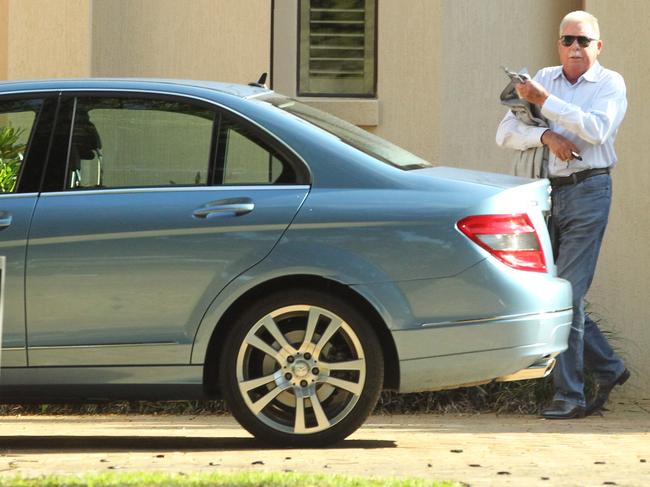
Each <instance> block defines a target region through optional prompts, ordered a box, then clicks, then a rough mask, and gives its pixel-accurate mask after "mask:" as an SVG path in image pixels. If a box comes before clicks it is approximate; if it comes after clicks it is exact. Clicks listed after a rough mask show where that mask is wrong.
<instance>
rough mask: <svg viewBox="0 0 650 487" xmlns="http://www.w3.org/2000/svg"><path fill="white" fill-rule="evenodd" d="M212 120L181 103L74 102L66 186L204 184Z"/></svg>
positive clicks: (208, 113)
mask: <svg viewBox="0 0 650 487" xmlns="http://www.w3.org/2000/svg"><path fill="white" fill-rule="evenodd" d="M214 118H215V112H214V111H213V110H210V109H206V108H203V107H200V106H194V105H192V104H188V103H185V102H178V101H170V100H153V99H136V98H78V99H77V102H76V105H75V108H74V121H73V132H72V138H71V144H70V150H69V154H68V164H67V179H66V180H67V188H68V189H88V188H119V187H138V186H173V185H206V184H208V183H209V180H208V178H209V172H208V171H209V167H210V154H211V147H212V133H213V126H214Z"/></svg>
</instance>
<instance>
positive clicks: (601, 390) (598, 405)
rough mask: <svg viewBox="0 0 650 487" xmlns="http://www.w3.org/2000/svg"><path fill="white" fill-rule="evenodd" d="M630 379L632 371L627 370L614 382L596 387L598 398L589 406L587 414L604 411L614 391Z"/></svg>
mask: <svg viewBox="0 0 650 487" xmlns="http://www.w3.org/2000/svg"><path fill="white" fill-rule="evenodd" d="M629 378H630V371H629V370H627V369H625V370H624V371H623V373H621V375H619V376H618V377H617V378H616V379H615V380H613V381H612V382H610V383H608V384H598V385H597V386H596V396H595V397H594V400H593V401H591V402H590V403H589V404H588V405H587V410H586V411H585V414H586V415H587V416H589V415H591V414H594V413H596V412H598V411H600V410H601V409H603V406H604V405H605V403H606V402H607V399H609V393H610V392H612V389H614V387H616V386H622V385H623V384H625V382H627V380H628V379H629Z"/></svg>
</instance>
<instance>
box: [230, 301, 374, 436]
mask: <svg viewBox="0 0 650 487" xmlns="http://www.w3.org/2000/svg"><path fill="white" fill-rule="evenodd" d="M223 350H224V352H223V353H222V356H221V362H220V367H219V379H220V385H221V390H222V392H223V395H224V398H225V399H226V402H227V403H228V406H229V409H230V411H231V412H232V414H233V416H234V417H235V419H237V421H239V423H240V424H241V425H242V426H243V427H244V428H246V430H248V432H250V433H251V434H252V435H253V436H255V437H256V438H258V439H260V440H262V441H264V442H266V443H269V444H273V445H278V446H292V447H318V446H324V445H328V444H332V443H335V442H337V441H340V440H342V439H344V438H346V437H347V436H348V435H350V434H351V433H353V432H354V431H355V430H356V429H357V428H359V427H360V426H361V424H362V423H363V422H364V421H365V420H366V418H367V417H368V415H369V414H370V413H371V412H372V410H373V408H374V406H375V404H376V403H377V399H378V397H379V393H380V392H381V388H382V381H383V375H384V371H383V368H384V365H383V356H382V350H381V347H380V345H379V341H378V339H377V336H376V334H375V331H374V329H373V327H372V325H371V323H370V322H369V321H368V320H367V319H366V318H365V317H364V316H363V315H362V314H361V313H360V312H359V311H358V310H357V309H356V308H354V307H353V306H351V305H350V304H348V303H347V302H346V301H344V300H343V299H341V298H339V297H337V296H332V295H329V294H326V293H322V292H318V291H310V290H292V291H288V292H276V293H273V294H271V295H268V296H266V297H264V298H262V299H261V300H259V301H258V302H257V303H255V304H254V305H253V306H252V307H251V308H249V309H247V310H246V311H245V312H244V313H242V314H241V315H240V316H239V317H238V318H237V319H236V320H235V322H234V323H233V324H232V327H231V328H230V333H229V334H228V337H227V341H226V342H225V347H224V349H223Z"/></svg>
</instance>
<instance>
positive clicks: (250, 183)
mask: <svg viewBox="0 0 650 487" xmlns="http://www.w3.org/2000/svg"><path fill="white" fill-rule="evenodd" d="M61 110H62V112H61V116H60V117H59V120H60V121H61V127H62V128H61V129H60V130H59V129H57V131H56V134H57V135H56V137H55V141H54V144H55V145H57V147H60V146H66V147H67V150H66V151H65V152H66V153H65V155H64V154H63V151H59V152H60V153H59V155H58V156H57V155H56V154H55V153H53V157H51V158H50V161H49V163H48V171H47V174H46V182H45V185H44V189H43V192H42V194H41V197H40V198H39V200H38V203H37V205H36V209H35V212H34V218H33V222H32V227H31V231H30V238H29V242H28V258H27V283H26V284H27V286H26V289H27V310H28V315H27V334H28V341H29V354H30V366H77V365H144V364H187V363H189V359H190V351H191V346H192V342H193V339H194V335H195V332H196V329H197V327H198V324H199V322H200V320H201V318H202V316H203V314H204V313H205V311H206V310H207V308H208V306H209V304H210V302H211V301H212V300H213V299H214V298H215V296H216V295H217V294H218V293H219V291H220V290H221V289H222V288H223V287H224V286H225V285H226V284H227V283H228V282H229V281H230V280H232V279H233V278H234V277H236V276H237V275H238V274H240V273H241V272H243V271H244V270H246V269H248V268H250V267H251V266H253V265H255V264H256V263H257V262H259V261H260V260H262V259H263V258H264V257H265V256H266V255H267V254H268V253H269V252H270V250H271V249H272V248H273V246H274V245H275V243H276V242H277V241H278V239H279V238H280V237H281V235H282V234H283V232H284V231H285V229H286V228H287V226H288V225H289V223H290V221H291V219H292V218H293V216H294V215H295V214H296V212H297V210H298V208H299V207H300V205H301V204H302V202H303V200H304V198H305V196H306V195H307V192H308V190H309V186H308V185H306V184H298V183H303V182H304V181H299V179H298V178H296V170H295V167H294V166H292V164H295V162H289V161H287V160H286V159H285V158H284V156H283V155H281V153H280V152H281V151H280V152H278V151H277V150H276V149H277V147H273V146H269V145H268V143H267V142H265V141H262V140H261V139H259V138H258V137H257V135H256V134H257V132H256V131H257V129H256V128H255V127H254V126H252V125H251V124H247V123H245V122H242V121H239V120H238V119H236V118H233V116H229V115H227V114H225V113H220V111H219V110H217V109H216V108H214V107H212V106H211V105H208V104H203V103H200V102H196V101H188V100H186V99H179V98H170V97H162V96H158V97H157V98H151V97H143V96H142V95H133V96H126V95H120V96H115V95H106V96H102V95H99V94H98V95H94V96H88V95H83V96H79V97H72V96H70V97H68V98H67V99H65V100H64V101H63V103H62V109H61ZM69 126H72V129H71V132H70V131H69V129H68V132H67V134H66V127H69ZM66 137H67V138H66ZM68 140H69V141H70V142H69V144H67V143H66V141H68ZM54 152H56V151H54ZM57 157H58V159H57ZM281 174H283V175H284V176H283V177H284V178H285V179H284V180H282V181H284V182H283V184H279V183H280V182H282V181H281V180H280V175H281ZM287 174H289V176H288V177H287ZM292 174H293V177H292Z"/></svg>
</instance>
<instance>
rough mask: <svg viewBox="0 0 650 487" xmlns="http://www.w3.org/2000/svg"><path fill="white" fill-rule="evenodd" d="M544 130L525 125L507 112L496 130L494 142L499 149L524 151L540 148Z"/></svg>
mask: <svg viewBox="0 0 650 487" xmlns="http://www.w3.org/2000/svg"><path fill="white" fill-rule="evenodd" d="M546 130H547V129H546V128H545V127H535V126H532V125H526V124H525V123H523V122H520V121H519V120H518V119H517V117H515V116H514V115H513V114H512V112H511V111H508V113H506V116H505V117H503V120H501V123H500V124H499V127H498V128H497V135H496V142H497V145H498V146H499V147H504V148H506V149H516V150H526V149H530V148H532V147H541V146H542V145H543V144H542V140H541V139H542V134H543V133H544V132H545V131H546Z"/></svg>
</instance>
